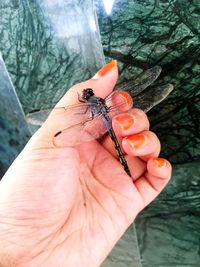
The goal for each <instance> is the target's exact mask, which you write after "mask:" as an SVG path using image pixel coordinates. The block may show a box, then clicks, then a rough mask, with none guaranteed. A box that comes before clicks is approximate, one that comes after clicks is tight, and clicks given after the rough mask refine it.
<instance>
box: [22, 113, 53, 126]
mask: <svg viewBox="0 0 200 267" xmlns="http://www.w3.org/2000/svg"><path fill="white" fill-rule="evenodd" d="M50 113H51V109H43V110H35V111H32V112H30V113H28V114H26V121H27V122H28V123H30V124H33V125H42V124H43V122H44V121H45V120H46V119H47V117H48V116H49V114H50Z"/></svg>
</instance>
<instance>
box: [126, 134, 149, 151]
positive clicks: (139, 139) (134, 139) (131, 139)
mask: <svg viewBox="0 0 200 267" xmlns="http://www.w3.org/2000/svg"><path fill="white" fill-rule="evenodd" d="M126 141H127V142H128V143H129V144H130V145H131V146H132V148H134V149H139V148H141V147H142V146H144V144H145V143H146V138H145V136H144V135H143V134H137V135H132V136H128V137H126Z"/></svg>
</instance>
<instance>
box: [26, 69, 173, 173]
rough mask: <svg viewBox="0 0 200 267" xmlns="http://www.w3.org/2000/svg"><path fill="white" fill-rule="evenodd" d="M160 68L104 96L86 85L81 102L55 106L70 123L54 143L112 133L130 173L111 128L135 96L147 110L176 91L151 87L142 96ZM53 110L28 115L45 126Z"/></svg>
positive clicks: (74, 142) (72, 143) (136, 103)
mask: <svg viewBox="0 0 200 267" xmlns="http://www.w3.org/2000/svg"><path fill="white" fill-rule="evenodd" d="M161 70H162V69H161V67H160V66H154V67H153V68H151V69H148V70H146V71H144V72H143V73H141V74H140V75H139V76H138V77H137V78H136V79H135V80H134V81H131V82H129V83H126V84H123V85H121V86H122V88H123V91H122V90H116V91H114V92H112V93H111V94H110V95H108V96H107V97H105V98H101V97H99V96H96V95H95V94H94V91H93V89H92V88H85V89H83V90H82V92H81V95H80V96H79V97H78V100H79V103H78V104H75V105H69V106H66V107H56V108H54V111H56V110H57V111H59V112H60V114H61V113H64V116H65V118H66V121H67V125H66V128H64V129H61V130H59V131H58V132H56V133H55V135H54V136H53V137H52V139H53V144H54V145H55V146H75V145H78V144H81V143H83V142H88V141H91V140H94V139H99V138H101V137H102V136H104V135H105V134H109V136H110V138H111V140H112V141H113V144H114V147H115V150H116V152H117V154H118V158H119V161H120V163H121V165H122V166H123V168H124V170H125V172H126V173H127V174H128V175H129V176H131V172H130V169H129V167H128V164H127V161H126V159H125V157H124V154H123V152H122V149H121V146H120V144H119V141H118V138H117V136H116V133H115V131H114V129H113V127H112V117H113V116H114V115H116V114H119V113H123V112H127V111H128V110H130V109H131V108H132V103H133V102H132V97H133V98H134V107H138V108H142V109H143V110H144V111H145V112H147V111H149V110H150V109H151V108H152V107H153V106H155V105H157V104H158V103H160V102H161V101H162V100H164V98H166V97H167V95H168V94H169V93H170V92H171V91H172V90H173V85H171V84H167V85H162V86H157V87H152V89H151V90H150V91H147V93H146V98H145V94H144V96H143V95H141V93H142V92H143V91H144V90H145V91H146V88H147V87H148V86H150V85H151V84H152V83H153V82H154V81H155V80H156V79H157V78H158V76H159V75H160V72H161ZM153 92H154V93H153ZM50 112H51V109H46V110H35V111H33V112H30V113H28V114H27V115H26V119H27V122H29V123H31V124H35V125H42V123H43V122H44V121H45V119H46V118H47V117H48V115H49V114H50Z"/></svg>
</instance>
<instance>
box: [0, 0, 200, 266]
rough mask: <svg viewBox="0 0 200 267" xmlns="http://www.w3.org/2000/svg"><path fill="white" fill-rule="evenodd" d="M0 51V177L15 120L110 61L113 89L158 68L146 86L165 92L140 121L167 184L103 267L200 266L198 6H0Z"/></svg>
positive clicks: (36, 1) (45, 2)
mask: <svg viewBox="0 0 200 267" xmlns="http://www.w3.org/2000/svg"><path fill="white" fill-rule="evenodd" d="M0 54H1V56H0V101H1V104H0V177H2V176H3V174H4V173H5V171H6V170H7V168H8V167H9V166H10V164H11V163H12V162H13V160H14V159H15V157H16V156H17V155H18V154H19V153H20V151H21V150H22V149H23V147H24V145H25V144H26V142H27V141H28V139H29V138H30V136H31V132H30V128H29V127H28V125H27V123H26V120H25V117H24V114H26V113H28V112H30V111H32V110H34V109H37V108H40V109H43V108H50V107H52V106H53V105H54V104H55V103H56V102H57V101H58V99H60V97H62V95H63V94H64V93H65V92H66V90H67V89H68V88H70V87H71V86H72V85H73V84H75V83H77V82H80V81H83V80H85V79H88V78H90V77H91V76H93V75H94V74H95V73H96V71H97V70H98V69H99V68H100V67H101V66H102V65H103V64H104V63H105V62H108V61H109V60H111V59H117V61H118V66H119V70H120V78H119V86H120V85H123V84H126V83H128V82H131V81H132V80H134V77H137V76H138V74H139V73H141V72H143V71H145V70H146V69H148V68H151V67H153V66H155V65H159V66H161V67H162V73H161V75H160V76H159V78H158V80H157V81H156V82H155V85H157V86H159V85H162V84H167V83H172V84H173V85H174V90H173V92H172V93H171V94H170V95H169V96H168V97H167V98H166V99H165V101H163V102H162V103H160V104H159V105H156V106H155V107H154V108H153V109H151V110H150V111H149V112H148V116H149V118H150V121H151V129H152V131H155V132H156V134H157V135H158V136H159V138H160V140H161V143H162V153H161V155H162V156H163V157H166V158H167V159H169V160H170V161H171V162H172V163H173V177H172V179H171V181H170V183H169V184H168V186H167V187H166V189H165V190H164V191H163V192H162V193H161V195H160V196H159V197H158V198H157V199H156V200H155V201H154V202H153V203H152V204H151V205H149V207H148V208H146V209H145V210H144V211H143V212H142V213H141V214H140V215H139V216H138V218H137V220H136V222H135V223H134V224H133V225H132V226H131V227H130V228H129V229H128V230H127V232H126V233H125V234H124V236H123V237H122V239H121V240H120V241H119V243H118V244H117V246H116V247H115V248H114V249H113V251H112V252H111V254H110V255H109V257H108V258H107V260H106V261H105V262H104V264H103V266H104V267H112V266H115V267H124V266H133V267H172V266H175V267H194V266H196V267H197V266H200V1H196V0H189V1H188V0H165V1H163V0H95V1H92V0H4V1H0ZM122 87H123V86H122ZM122 89H123V88H122ZM156 93H159V92H157V91H155V92H154V94H156ZM144 94H145V93H144ZM146 96H147V95H146ZM146 99H147V97H146ZM147 100H148V101H153V100H152V99H151V98H148V99H147Z"/></svg>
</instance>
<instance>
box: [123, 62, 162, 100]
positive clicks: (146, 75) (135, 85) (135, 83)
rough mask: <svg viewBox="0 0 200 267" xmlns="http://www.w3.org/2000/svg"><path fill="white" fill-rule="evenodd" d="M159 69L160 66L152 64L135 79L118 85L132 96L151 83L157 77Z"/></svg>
mask: <svg viewBox="0 0 200 267" xmlns="http://www.w3.org/2000/svg"><path fill="white" fill-rule="evenodd" d="M161 71H162V68H161V67H160V66H154V67H153V68H151V69H148V70H145V71H143V72H142V73H141V74H140V75H139V76H138V77H137V78H136V79H133V80H131V81H129V82H126V83H122V84H121V85H120V87H121V88H122V89H123V90H125V91H127V92H128V93H129V94H130V95H131V96H132V97H134V96H136V95H138V94H140V93H141V92H142V91H144V90H145V89H146V88H147V87H148V86H149V85H151V84H152V83H153V82H154V81H155V80H156V79H157V78H158V76H159V75H160V73H161Z"/></svg>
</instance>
